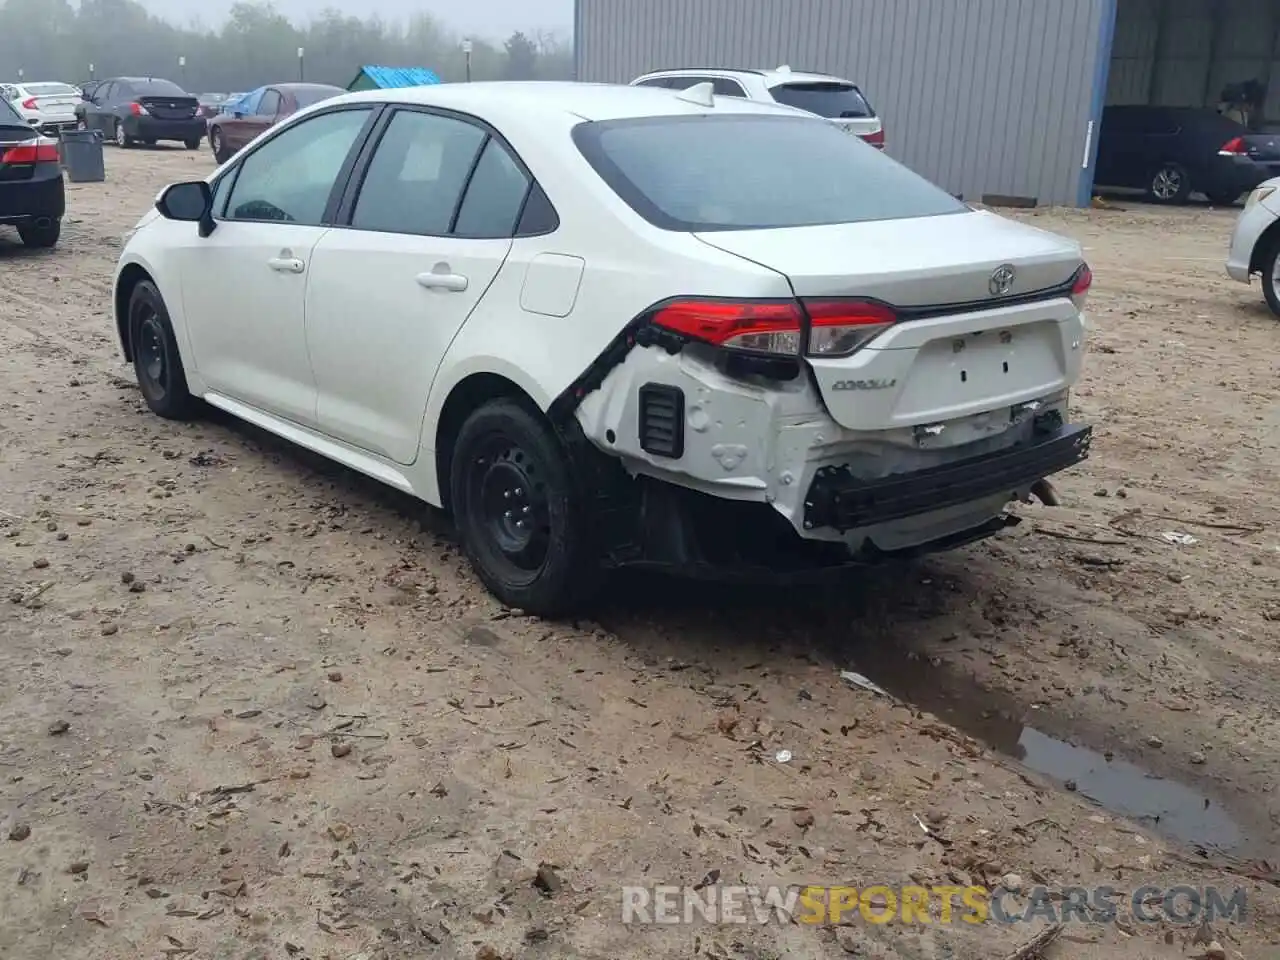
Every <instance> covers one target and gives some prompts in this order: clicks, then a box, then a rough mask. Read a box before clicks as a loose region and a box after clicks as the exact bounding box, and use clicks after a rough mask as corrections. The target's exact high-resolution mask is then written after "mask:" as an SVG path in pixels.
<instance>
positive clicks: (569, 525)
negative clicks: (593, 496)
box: [449, 399, 602, 617]
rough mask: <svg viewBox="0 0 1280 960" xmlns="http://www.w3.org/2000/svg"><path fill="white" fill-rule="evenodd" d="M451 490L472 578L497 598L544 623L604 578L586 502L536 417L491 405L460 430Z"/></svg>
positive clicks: (510, 405) (508, 403) (519, 408)
mask: <svg viewBox="0 0 1280 960" xmlns="http://www.w3.org/2000/svg"><path fill="white" fill-rule="evenodd" d="M449 485H450V491H451V504H452V507H453V518H454V524H455V525H456V527H457V529H458V533H459V535H460V537H461V539H462V545H463V549H464V550H465V551H466V554H467V558H468V559H469V560H470V561H471V566H472V568H473V569H474V570H475V572H476V575H477V576H478V577H479V578H480V579H481V581H483V583H484V585H485V586H486V587H488V589H489V590H490V592H491V593H493V595H494V596H495V597H497V598H498V599H499V600H500V601H502V602H503V603H505V604H507V605H508V606H512V607H520V608H521V609H524V610H527V611H529V612H530V613H534V614H537V615H539V616H544V617H555V616H560V615H563V614H566V613H569V612H571V611H572V610H573V609H574V608H576V607H578V606H579V605H580V604H582V603H584V602H585V601H587V600H588V599H590V597H591V595H592V593H594V591H595V589H596V587H597V586H598V585H599V583H600V581H601V579H602V570H601V567H600V563H599V556H598V554H597V552H596V551H595V549H594V538H593V537H592V535H591V521H590V517H589V515H588V510H587V504H588V498H587V497H586V496H584V495H583V492H582V490H581V489H580V487H579V485H578V483H577V481H576V479H575V473H574V470H573V468H572V465H571V463H570V460H569V457H568V455H567V454H566V452H565V448H564V445H563V444H562V443H561V442H560V440H559V438H558V437H557V436H556V435H555V433H554V432H553V431H552V429H551V427H550V425H549V424H548V423H547V422H546V420H544V419H543V418H542V416H541V415H540V414H537V413H536V412H533V411H531V410H529V409H528V408H527V407H525V406H523V405H522V404H520V403H517V402H516V401H514V400H507V399H503V400H493V401H490V402H489V403H486V404H484V405H483V406H481V407H480V408H479V409H477V410H476V411H475V412H473V413H472V414H471V416H470V417H468V418H467V420H466V422H465V423H463V425H462V429H461V430H460V431H459V432H458V438H457V442H456V443H455V444H454V448H453V456H452V461H451V466H450V477H449Z"/></svg>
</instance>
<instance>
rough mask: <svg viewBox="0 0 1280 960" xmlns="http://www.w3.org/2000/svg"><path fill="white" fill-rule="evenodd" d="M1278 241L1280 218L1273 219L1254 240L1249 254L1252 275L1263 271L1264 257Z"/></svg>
mask: <svg viewBox="0 0 1280 960" xmlns="http://www.w3.org/2000/svg"><path fill="white" fill-rule="evenodd" d="M1277 243H1280V219H1277V220H1273V221H1272V222H1271V224H1270V225H1269V226H1268V227H1267V229H1265V230H1263V231H1262V233H1261V234H1259V236H1258V239H1257V240H1256V241H1255V242H1254V244H1253V251H1252V252H1251V253H1250V254H1249V274H1250V276H1252V275H1253V274H1255V273H1261V272H1262V261H1263V258H1264V257H1266V255H1267V252H1268V251H1269V250H1271V249H1272V248H1273V247H1274V246H1275V245H1276V244H1277Z"/></svg>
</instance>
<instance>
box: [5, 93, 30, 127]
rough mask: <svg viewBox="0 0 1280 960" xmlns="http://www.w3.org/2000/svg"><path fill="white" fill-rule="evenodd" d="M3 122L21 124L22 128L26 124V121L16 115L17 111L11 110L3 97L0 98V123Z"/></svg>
mask: <svg viewBox="0 0 1280 960" xmlns="http://www.w3.org/2000/svg"><path fill="white" fill-rule="evenodd" d="M5 122H10V123H21V124H23V125H24V126H25V125H26V123H27V121H25V120H23V119H22V117H21V116H20V115H19V114H18V111H17V110H15V109H13V107H12V106H11V105H10V104H9V101H8V100H6V99H5V98H4V97H0V123H5Z"/></svg>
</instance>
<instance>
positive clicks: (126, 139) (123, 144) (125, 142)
mask: <svg viewBox="0 0 1280 960" xmlns="http://www.w3.org/2000/svg"><path fill="white" fill-rule="evenodd" d="M114 134H115V136H114V139H115V144H116V146H117V147H119V148H120V149H121V150H127V149H129V148H130V147H132V146H133V145H134V143H135V142H136V141H135V140H134V139H133V137H131V136H129V135H128V134H127V133H125V132H124V124H123V123H122V122H121V121H119V120H117V121H116V125H115V131H114Z"/></svg>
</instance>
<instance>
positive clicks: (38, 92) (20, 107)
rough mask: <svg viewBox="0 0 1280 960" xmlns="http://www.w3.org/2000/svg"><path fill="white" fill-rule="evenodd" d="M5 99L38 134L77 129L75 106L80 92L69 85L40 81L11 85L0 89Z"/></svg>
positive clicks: (0, 94) (0, 93)
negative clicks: (75, 127)
mask: <svg viewBox="0 0 1280 960" xmlns="http://www.w3.org/2000/svg"><path fill="white" fill-rule="evenodd" d="M0 96H3V97H5V98H6V99H7V100H9V102H10V103H11V104H12V105H13V107H14V109H15V110H17V111H18V114H19V116H21V117H22V118H23V119H25V120H26V121H27V122H28V123H30V124H31V126H32V127H34V128H35V129H36V130H38V131H40V132H41V133H57V132H58V131H59V130H66V129H69V128H72V127H74V126H75V125H76V113H75V110H76V105H77V104H78V103H80V91H79V90H78V89H76V88H75V87H73V86H72V85H71V84H69V83H62V82H60V81H53V80H50V81H41V82H35V83H12V84H4V85H3V86H2V87H0Z"/></svg>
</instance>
